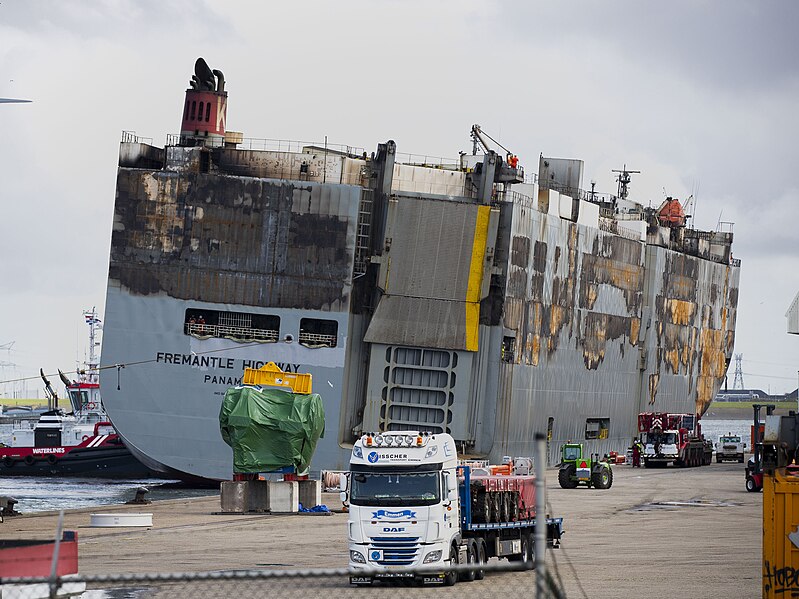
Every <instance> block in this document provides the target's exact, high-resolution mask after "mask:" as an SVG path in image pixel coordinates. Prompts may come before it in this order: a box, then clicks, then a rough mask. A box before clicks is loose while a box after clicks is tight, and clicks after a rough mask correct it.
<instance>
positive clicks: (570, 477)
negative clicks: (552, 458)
mask: <svg viewBox="0 0 799 599" xmlns="http://www.w3.org/2000/svg"><path fill="white" fill-rule="evenodd" d="M558 483H560V486H561V488H562V489H574V488H575V487H576V486H577V467H576V466H575V465H574V464H566V465H564V466H561V467H560V470H558Z"/></svg>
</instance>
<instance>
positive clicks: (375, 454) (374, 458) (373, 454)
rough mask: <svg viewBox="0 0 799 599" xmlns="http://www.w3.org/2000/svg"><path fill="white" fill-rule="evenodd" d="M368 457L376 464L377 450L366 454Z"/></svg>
mask: <svg viewBox="0 0 799 599" xmlns="http://www.w3.org/2000/svg"><path fill="white" fill-rule="evenodd" d="M366 459H367V460H369V461H370V462H371V463H372V464H374V463H375V462H376V461H377V459H378V455H377V452H376V451H372V452H370V453H369V455H368V456H366Z"/></svg>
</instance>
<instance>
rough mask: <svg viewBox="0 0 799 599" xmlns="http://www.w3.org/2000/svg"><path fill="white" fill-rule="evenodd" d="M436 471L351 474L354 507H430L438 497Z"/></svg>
mask: <svg viewBox="0 0 799 599" xmlns="http://www.w3.org/2000/svg"><path fill="white" fill-rule="evenodd" d="M439 476H440V475H439V473H438V472H413V473H393V472H353V473H352V490H351V491H350V503H351V504H353V505H380V506H400V505H433V504H435V503H438V502H439V500H440V497H441V483H440V480H441V479H440V478H439Z"/></svg>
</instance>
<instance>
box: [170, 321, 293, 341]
mask: <svg viewBox="0 0 799 599" xmlns="http://www.w3.org/2000/svg"><path fill="white" fill-rule="evenodd" d="M186 334H187V335H192V336H194V337H199V338H201V339H206V338H208V337H222V338H226V339H241V340H245V341H264V342H276V341H277V340H278V336H279V334H280V333H279V331H276V330H274V329H254V328H251V327H239V326H231V325H220V324H199V323H186Z"/></svg>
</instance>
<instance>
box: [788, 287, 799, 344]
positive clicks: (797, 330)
mask: <svg viewBox="0 0 799 599" xmlns="http://www.w3.org/2000/svg"><path fill="white" fill-rule="evenodd" d="M785 318H787V319H788V332H789V333H791V334H793V335H799V293H797V294H796V297H794V298H793V301H792V302H791V307H790V308H788V311H787V312H786V313H785Z"/></svg>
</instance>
